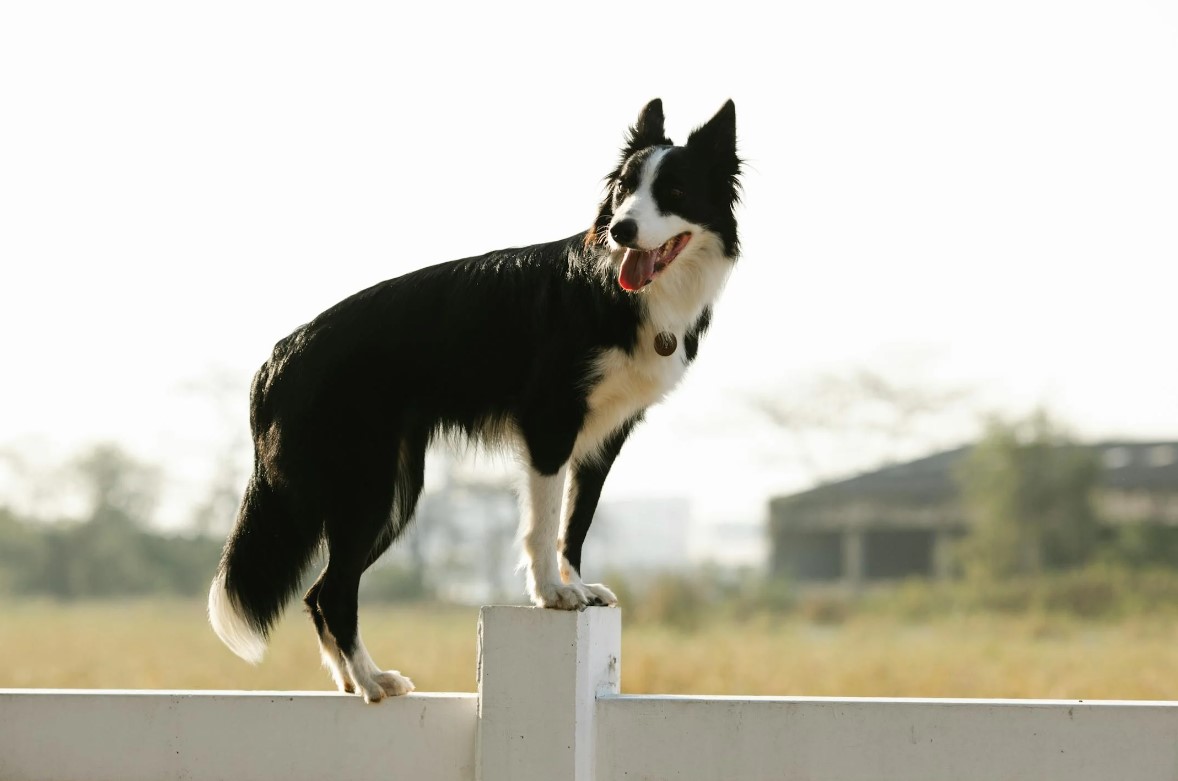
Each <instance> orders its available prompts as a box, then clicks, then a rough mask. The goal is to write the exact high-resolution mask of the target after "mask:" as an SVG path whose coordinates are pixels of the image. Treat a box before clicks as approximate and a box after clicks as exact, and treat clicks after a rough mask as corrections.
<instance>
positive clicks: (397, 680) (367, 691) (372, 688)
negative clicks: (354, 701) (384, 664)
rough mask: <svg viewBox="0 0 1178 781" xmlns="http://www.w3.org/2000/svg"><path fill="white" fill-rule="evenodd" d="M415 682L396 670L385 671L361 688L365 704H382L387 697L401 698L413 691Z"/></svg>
mask: <svg viewBox="0 0 1178 781" xmlns="http://www.w3.org/2000/svg"><path fill="white" fill-rule="evenodd" d="M413 688H414V687H413V681H411V680H409V679H408V678H406V677H405V676H404V675H401V673H399V672H398V671H396V670H385V671H384V672H379V673H377V674H376V675H374V676H372V679H371V680H369V681H366V682H365V683H364V685H363V686H361V687H360V693H361V694H362V695H363V696H364V702H369V703H372V702H380V701H381V700H383V699H384V698H385V697H400V696H401V695H402V694H408V693H409V692H411V691H413Z"/></svg>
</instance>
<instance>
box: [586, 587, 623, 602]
mask: <svg viewBox="0 0 1178 781" xmlns="http://www.w3.org/2000/svg"><path fill="white" fill-rule="evenodd" d="M582 585H583V586H584V588H585V591H586V593H587V594H588V595H589V604H590V605H593V606H595V607H613V606H614V605H616V604H618V597H617V595H616V594H614V592H612V591H610V590H609V588H608V587H606V585H605V584H604V583H584V584H582Z"/></svg>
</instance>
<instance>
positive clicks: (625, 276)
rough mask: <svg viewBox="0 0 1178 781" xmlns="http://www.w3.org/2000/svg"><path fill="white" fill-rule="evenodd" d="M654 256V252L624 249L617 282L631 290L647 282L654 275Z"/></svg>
mask: <svg viewBox="0 0 1178 781" xmlns="http://www.w3.org/2000/svg"><path fill="white" fill-rule="evenodd" d="M654 256H655V253H654V252H643V251H642V250H637V249H628V250H626V254H625V256H624V257H623V258H622V269H621V271H619V272H618V284H619V285H621V286H622V287H623V288H624V289H626V290H629V291H631V292H633V291H635V290H638V289H639V288H641V287H642V286H643V285H645V284H646V283H647V282H649V281H650V278H651V277H653V276H654Z"/></svg>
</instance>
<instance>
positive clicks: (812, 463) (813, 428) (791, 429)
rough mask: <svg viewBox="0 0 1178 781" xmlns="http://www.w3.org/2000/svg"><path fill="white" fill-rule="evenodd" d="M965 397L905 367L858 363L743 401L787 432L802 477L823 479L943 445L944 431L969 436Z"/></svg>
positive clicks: (970, 428)
mask: <svg viewBox="0 0 1178 781" xmlns="http://www.w3.org/2000/svg"><path fill="white" fill-rule="evenodd" d="M971 395H972V391H971V390H969V389H965V388H960V387H947V386H945V385H944V384H942V383H940V382H938V381H936V380H933V379H931V378H929V377H928V376H926V375H925V374H924V373H922V372H921V371H919V370H918V369H914V368H911V367H901V368H892V369H890V370H887V371H885V370H882V369H873V368H868V367H859V368H856V369H852V370H849V371H846V372H843V373H839V374H823V375H817V376H815V377H814V378H812V379H811V380H810V381H809V382H808V383H805V384H803V385H798V386H795V387H793V388H789V389H780V390H777V391H774V392H772V393H764V394H760V395H756V396H753V397H751V398H750V399H749V404H750V406H751V407H752V408H753V409H754V410H756V411H757V412H759V413H760V414H761V415H762V416H763V418H764V419H766V420H768V421H769V422H770V423H771V424H773V426H774V427H775V428H776V429H777V430H778V431H780V432H782V433H784V434H786V435H787V436H788V437H789V440H790V444H789V445H788V446H786V447H787V449H788V451H789V452H790V453H791V454H792V456H793V457H794V458H796V459H797V460H798V461H799V462H800V465H801V467H802V468H803V469H804V470H805V471H806V472H808V473H809V476H810V477H811V478H812V479H813V480H815V481H817V482H825V481H827V480H831V479H834V478H835V476H836V475H838V474H844V473H846V472H849V471H850V472H853V471H856V470H862V469H869V468H875V467H878V466H880V465H881V464H884V463H890V462H895V461H898V460H902V459H904V458H910V457H913V456H914V455H915V454H917V453H920V452H923V451H927V450H929V449H930V448H936V447H944V446H947V445H948V444H950V442H946V441H941V440H942V439H943V438H944V437H945V434H946V432H949V434H950V437H949V438H950V439H951V440H956V441H960V439H963V438H968V436H971V435H972V433H973V425H974V424H973V421H974V420H976V417H975V414H974V413H972V412H969V411H968V409H967V405H968V401H969V398H970V396H971ZM962 421H968V425H965V426H963V425H962Z"/></svg>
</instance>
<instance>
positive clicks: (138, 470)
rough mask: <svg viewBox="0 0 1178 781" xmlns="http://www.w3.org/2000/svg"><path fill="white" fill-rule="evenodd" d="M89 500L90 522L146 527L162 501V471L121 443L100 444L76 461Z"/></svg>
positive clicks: (74, 467) (83, 489)
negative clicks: (135, 455) (160, 500)
mask: <svg viewBox="0 0 1178 781" xmlns="http://www.w3.org/2000/svg"><path fill="white" fill-rule="evenodd" d="M73 469H74V472H75V474H76V475H77V478H78V480H79V481H80V483H81V487H82V491H83V494H84V496H85V497H86V500H87V505H88V517H87V519H86V521H87V522H88V523H93V524H98V525H102V526H118V527H124V526H125V527H131V528H138V529H142V528H145V527H146V526H147V525H148V523H149V522H150V519H151V514H152V512H153V511H154V510H155V506H156V503H157V502H158V500H159V486H160V473H159V470H158V469H157V468H155V467H152V466H148V465H146V464H143V463H141V462H139V461H136V460H135V459H134V458H133V457H132V456H130V455H129V454H127V453H126V452H125V451H124V450H122V449H121V448H120V447H119V446H118V445H114V444H110V443H105V444H101V445H96V446H94V447H93V448H91V449H90V450H89V451H88V452H86V453H84V454H82V455H81V456H79V457H78V458H77V459H75V461H74V463H73Z"/></svg>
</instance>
